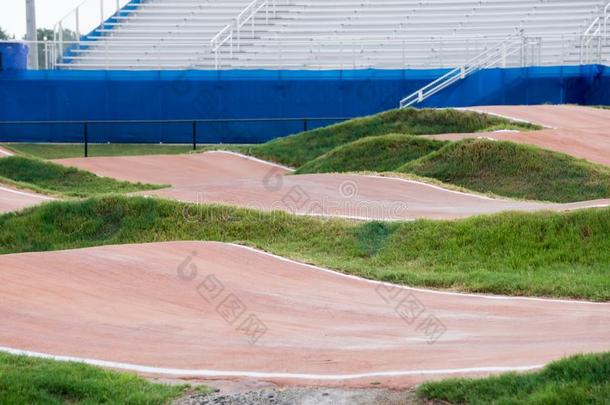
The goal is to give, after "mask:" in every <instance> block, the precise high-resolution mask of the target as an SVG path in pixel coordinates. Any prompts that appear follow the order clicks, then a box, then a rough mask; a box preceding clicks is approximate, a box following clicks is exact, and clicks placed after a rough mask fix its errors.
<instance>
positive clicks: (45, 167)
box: [0, 156, 164, 197]
mask: <svg viewBox="0 0 610 405" xmlns="http://www.w3.org/2000/svg"><path fill="white" fill-rule="evenodd" d="M2 182H3V183H7V184H12V185H15V186H18V187H22V188H28V189H30V190H34V191H37V192H40V193H45V194H54V195H60V196H67V197H88V196H95V195H103V194H113V193H130V192H136V191H142V190H154V189H159V188H163V187H164V186H162V185H155V184H142V183H129V182H126V181H117V180H114V179H111V178H107V177H99V176H96V175H95V174H93V173H90V172H87V171H83V170H79V169H76V168H71V167H65V166H61V165H57V164H55V163H50V162H47V161H44V160H40V159H35V158H27V157H22V156H11V157H5V158H2V159H0V183H2Z"/></svg>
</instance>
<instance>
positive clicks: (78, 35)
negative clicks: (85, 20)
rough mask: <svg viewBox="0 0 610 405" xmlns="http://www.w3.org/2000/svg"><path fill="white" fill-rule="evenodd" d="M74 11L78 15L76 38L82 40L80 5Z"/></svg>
mask: <svg viewBox="0 0 610 405" xmlns="http://www.w3.org/2000/svg"><path fill="white" fill-rule="evenodd" d="M74 13H75V16H76V40H77V41H80V13H79V11H78V7H76V10H75V11H74Z"/></svg>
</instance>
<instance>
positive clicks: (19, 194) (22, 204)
mask: <svg viewBox="0 0 610 405" xmlns="http://www.w3.org/2000/svg"><path fill="white" fill-rule="evenodd" d="M49 200H51V198H50V197H47V196H44V195H40V194H35V193H32V192H30V191H21V190H16V189H14V188H12V187H8V186H5V185H2V184H0V214H3V213H5V212H11V211H18V210H21V209H23V208H27V207H31V206H33V205H38V204H40V203H41V202H44V201H49Z"/></svg>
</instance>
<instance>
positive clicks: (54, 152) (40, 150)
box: [1, 143, 193, 159]
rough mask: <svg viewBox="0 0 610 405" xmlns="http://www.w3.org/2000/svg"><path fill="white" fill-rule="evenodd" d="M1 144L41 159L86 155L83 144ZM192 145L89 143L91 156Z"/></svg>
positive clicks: (164, 151)
mask: <svg viewBox="0 0 610 405" xmlns="http://www.w3.org/2000/svg"><path fill="white" fill-rule="evenodd" d="M1 146H3V147H5V148H6V149H10V150H12V151H13V152H15V153H17V154H21V155H25V156H32V157H38V158H41V159H67V158H77V157H83V156H84V146H83V144H50V143H5V144H2V145H1ZM192 150H193V146H192V145H166V144H125V143H121V144H119V143H109V144H95V143H92V144H89V156H91V157H94V156H140V155H175V154H180V153H189V152H192Z"/></svg>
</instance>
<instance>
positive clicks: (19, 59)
mask: <svg viewBox="0 0 610 405" xmlns="http://www.w3.org/2000/svg"><path fill="white" fill-rule="evenodd" d="M28 53H29V47H28V45H27V44H24V43H21V42H1V43H0V72H3V71H6V72H11V71H16V70H26V69H27V68H28Z"/></svg>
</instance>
